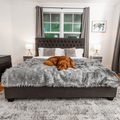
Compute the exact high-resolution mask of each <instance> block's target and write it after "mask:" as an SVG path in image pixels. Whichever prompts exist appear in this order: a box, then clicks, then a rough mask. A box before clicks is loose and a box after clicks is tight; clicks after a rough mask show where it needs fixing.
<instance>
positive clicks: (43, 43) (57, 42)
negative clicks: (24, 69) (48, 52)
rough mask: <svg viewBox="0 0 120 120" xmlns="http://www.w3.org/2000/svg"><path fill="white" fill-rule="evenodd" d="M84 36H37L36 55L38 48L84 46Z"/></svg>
mask: <svg viewBox="0 0 120 120" xmlns="http://www.w3.org/2000/svg"><path fill="white" fill-rule="evenodd" d="M84 44H85V39H84V38H36V39H35V55H36V56H38V55H39V54H38V48H39V47H44V48H73V47H75V48H83V49H84Z"/></svg>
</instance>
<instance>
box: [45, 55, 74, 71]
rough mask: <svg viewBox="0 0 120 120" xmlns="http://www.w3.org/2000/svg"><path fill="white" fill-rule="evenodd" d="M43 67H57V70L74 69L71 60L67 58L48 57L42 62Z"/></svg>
mask: <svg viewBox="0 0 120 120" xmlns="http://www.w3.org/2000/svg"><path fill="white" fill-rule="evenodd" d="M44 64H45V65H49V66H57V68H58V69H61V70H64V69H67V68H69V67H73V68H74V69H76V67H75V64H74V62H73V60H72V59H71V58H70V57H67V56H54V57H50V58H49V59H47V60H46V61H45V62H44Z"/></svg>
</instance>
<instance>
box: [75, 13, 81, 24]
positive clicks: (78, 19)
mask: <svg viewBox="0 0 120 120" xmlns="http://www.w3.org/2000/svg"><path fill="white" fill-rule="evenodd" d="M81 20H82V15H81V14H74V22H79V23H82V21H81Z"/></svg>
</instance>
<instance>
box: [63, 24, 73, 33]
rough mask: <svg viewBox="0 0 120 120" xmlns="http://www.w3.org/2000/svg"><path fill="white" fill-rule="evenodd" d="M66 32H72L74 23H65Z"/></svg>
mask: <svg viewBox="0 0 120 120" xmlns="http://www.w3.org/2000/svg"><path fill="white" fill-rule="evenodd" d="M64 32H72V24H64Z"/></svg>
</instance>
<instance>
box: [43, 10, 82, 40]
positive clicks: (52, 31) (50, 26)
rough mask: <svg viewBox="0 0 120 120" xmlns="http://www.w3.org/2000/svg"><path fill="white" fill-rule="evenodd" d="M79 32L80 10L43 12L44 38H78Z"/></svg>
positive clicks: (80, 26)
mask: <svg viewBox="0 0 120 120" xmlns="http://www.w3.org/2000/svg"><path fill="white" fill-rule="evenodd" d="M54 11H55V10H54ZM81 32H82V12H73V13H72V12H66V11H60V12H59V11H56V12H49V10H48V11H47V12H44V34H45V38H78V37H80V34H81Z"/></svg>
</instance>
